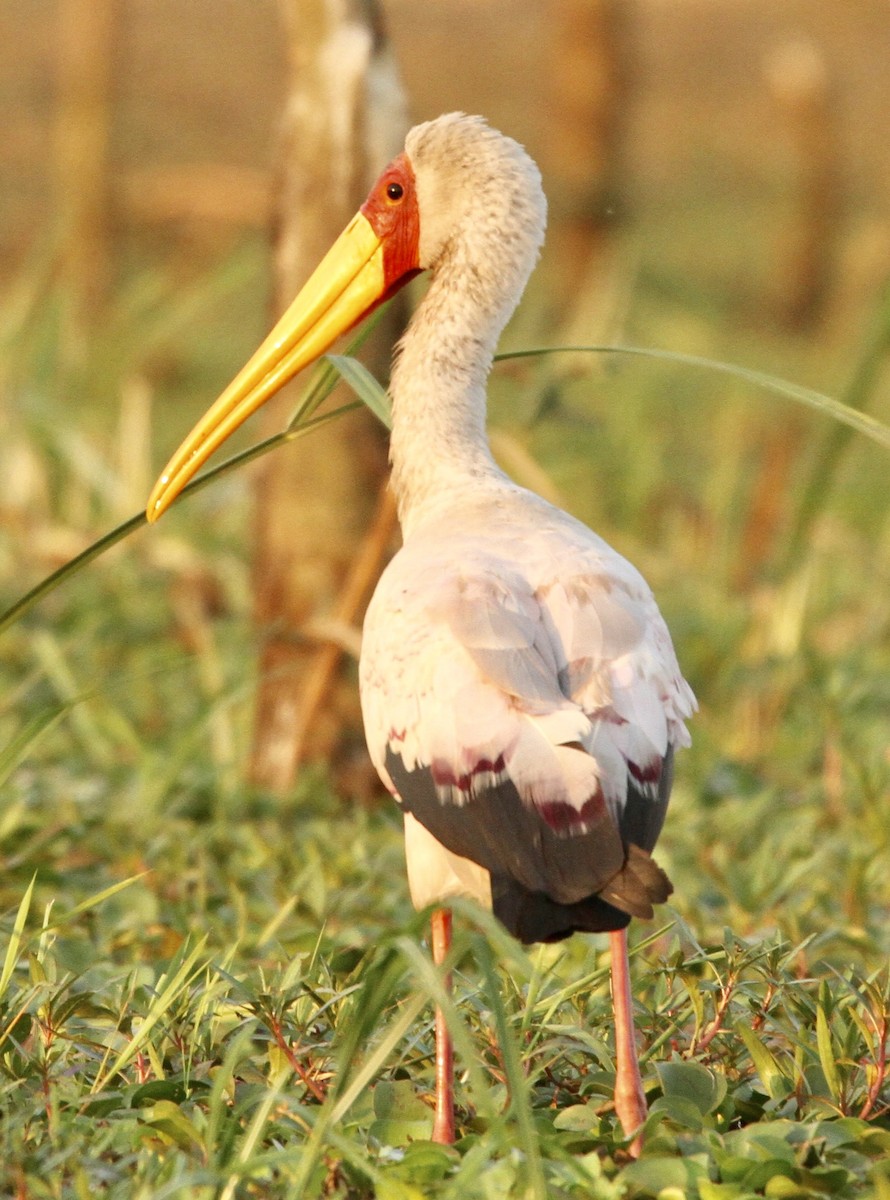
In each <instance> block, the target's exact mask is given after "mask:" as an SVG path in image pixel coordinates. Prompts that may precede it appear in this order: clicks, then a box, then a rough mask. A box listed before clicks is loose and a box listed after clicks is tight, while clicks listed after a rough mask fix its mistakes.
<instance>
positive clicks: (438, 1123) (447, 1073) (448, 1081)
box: [431, 908, 454, 1146]
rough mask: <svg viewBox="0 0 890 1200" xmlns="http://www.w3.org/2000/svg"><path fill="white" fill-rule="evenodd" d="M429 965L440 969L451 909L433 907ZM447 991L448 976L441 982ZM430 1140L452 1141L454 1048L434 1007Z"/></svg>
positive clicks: (442, 1017)
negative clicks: (433, 1108) (433, 1095)
mask: <svg viewBox="0 0 890 1200" xmlns="http://www.w3.org/2000/svg"><path fill="white" fill-rule="evenodd" d="M431 925H432V946H433V962H434V963H435V964H436V966H441V965H442V963H443V962H444V961H445V956H446V954H447V953H448V950H449V948H450V946H451V909H450V908H437V909H436V910H435V912H434V913H433V916H432V922H431ZM444 984H445V987H446V988H448V989H449V990H450V989H451V975H450V974H448V975H446V977H445V980H444ZM433 1141H434V1142H440V1143H441V1144H442V1145H444V1146H450V1145H451V1143H452V1142H453V1141H454V1047H453V1045H452V1043H451V1034H450V1033H449V1032H448V1026H447V1025H446V1023H445V1014H444V1013H443V1012H442V1010H441V1008H439V1007H437V1008H436V1118H435V1120H434V1122H433Z"/></svg>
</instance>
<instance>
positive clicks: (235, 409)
mask: <svg viewBox="0 0 890 1200" xmlns="http://www.w3.org/2000/svg"><path fill="white" fill-rule="evenodd" d="M386 290H387V281H386V277H385V271H384V247H383V242H382V241H381V238H380V237H379V236H378V235H377V233H375V231H374V229H373V227H372V225H371V222H370V221H369V220H368V218H367V217H366V216H365V215H364V213H362V212H359V213H356V215H355V216H354V217H353V219H352V220H351V221H350V223H349V225H347V227H346V229H344V231H343V233H341V235H340V237H339V238H338V239H337V241H336V242H335V243H334V245H333V246H332V247H331V249H330V250H329V251H328V253H327V254H326V255H325V257H324V258H323V259H322V261H321V263H320V264H319V265H318V267H317V268H316V269H315V271H314V272H313V274H312V275H311V276H310V278H309V279H308V280H307V282H306V284H305V285H304V287H303V288H302V290H301V291H300V293H299V295H298V296H297V298H296V299H295V300H294V301H293V303H292V304H291V305H290V307H289V308H288V310H287V312H285V314H284V316H283V317H282V318H281V320H280V321H279V322H278V324H277V325H276V326H275V328H274V329H273V330H272V332H271V333H270V334H269V336H268V337H267V338H266V340H265V341H264V342H263V344H262V345H261V346H260V348H259V349H258V350H257V352H256V353H255V354H254V355H253V357H252V358H251V359H250V361H249V362H248V363H247V365H246V366H245V367H243V368H242V370H241V371H240V372H239V374H238V375H237V376H236V377H235V379H233V380H232V382H231V383H230V384H229V386H228V387H227V388H226V390H225V391H224V392H223V393H222V395H221V396H220V397H219V399H218V400H217V401H216V403H215V404H214V405H213V406H212V407H211V408H210V409H209V411H208V412H207V413H206V414H205V415H204V416H203V417H202V418H201V420H200V421H199V422H198V424H197V425H196V426H195V427H194V429H193V430H192V431H191V433H190V434H189V435H188V437H187V438H186V439H185V441H184V442H183V443H182V445H181V446H180V447H179V449H178V450H177V451H176V453H175V454H174V455H173V457H172V458H171V459H170V461H169V462H168V463H167V466H166V467H165V468H164V471H163V473H162V474H161V476H160V478H159V479H158V481H157V483H156V484H155V486H154V488H153V490H152V493H151V496H150V497H149V501H148V506H147V508H146V516H147V517H148V520H149V521H155V520H157V518H158V517H159V516H160V515H161V514H162V513H163V512H164V511H165V510H166V509H167V508H169V506H170V505H171V504H172V503H173V501H174V500H175V499H176V497H177V496H178V495H179V493H180V492H181V491H182V489H183V488H184V487H185V485H186V484H187V483H188V482H189V480H190V479H191V478H192V476H193V475H195V474H196V473H197V471H198V470H199V469H200V467H201V466H202V465H203V464H204V463H205V462H206V461H207V459H208V458H209V457H210V455H211V454H213V452H214V451H215V450H216V449H218V447H219V446H221V445H222V443H223V442H224V441H225V440H226V438H228V437H229V435H230V434H232V433H233V432H234V431H235V430H236V429H237V428H238V427H239V425H241V424H243V422H244V421H246V420H247V418H248V417H249V416H250V415H251V414H252V413H254V412H256V410H257V409H258V408H259V407H260V406H261V405H262V404H264V403H265V402H266V401H267V400H268V399H269V397H270V396H272V395H274V394H275V392H277V391H278V390H279V388H281V387H283V386H284V384H285V383H287V382H288V380H290V379H292V378H293V377H294V375H296V374H297V372H298V371H302V370H303V368H304V367H307V366H309V364H310V363H312V362H314V361H315V360H316V359H317V358H319V357H320V356H321V355H322V354H324V352H325V351H326V350H327V349H328V348H329V347H330V346H331V345H332V344H333V342H335V341H336V339H337V338H338V337H339V335H340V334H341V333H343V332H345V331H346V330H347V329H349V328H350V327H351V326H352V325H354V324H356V322H357V321H359V320H361V318H362V317H363V316H364V315H365V314H366V313H367V312H368V311H369V310H370V309H372V308H373V307H374V306H375V304H377V302H378V301H379V300H380V299H381V297H382V296H383V295H384V294H385V292H386Z"/></svg>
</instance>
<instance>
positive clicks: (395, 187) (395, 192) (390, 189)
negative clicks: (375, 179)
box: [386, 183, 405, 200]
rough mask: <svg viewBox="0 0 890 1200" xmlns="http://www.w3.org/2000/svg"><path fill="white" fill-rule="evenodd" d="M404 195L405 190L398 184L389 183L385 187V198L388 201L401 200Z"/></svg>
mask: <svg viewBox="0 0 890 1200" xmlns="http://www.w3.org/2000/svg"><path fill="white" fill-rule="evenodd" d="M404 194H405V189H404V188H403V187H402V185H401V184H400V183H390V184H387V187H386V196H387V199H388V200H401V198H402V197H403V196H404Z"/></svg>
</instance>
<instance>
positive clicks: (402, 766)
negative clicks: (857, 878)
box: [360, 514, 694, 912]
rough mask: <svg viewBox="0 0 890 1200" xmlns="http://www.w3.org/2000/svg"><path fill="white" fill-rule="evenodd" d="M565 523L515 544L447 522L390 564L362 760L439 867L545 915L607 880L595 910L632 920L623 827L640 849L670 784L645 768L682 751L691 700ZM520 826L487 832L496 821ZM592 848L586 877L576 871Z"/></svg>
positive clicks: (608, 568) (643, 622) (593, 554)
mask: <svg viewBox="0 0 890 1200" xmlns="http://www.w3.org/2000/svg"><path fill="white" fill-rule="evenodd" d="M561 517H562V514H558V518H561ZM565 522H566V523H565V524H560V522H559V520H558V519H557V517H553V518H551V523H552V527H551V528H549V529H545V530H544V531H543V532H542V531H541V530H540V529H538V528H537V527H536V528H535V529H533V530H532V532H531V533H530V534H529V536H528V537H526V538H524V537H521V536H519V535H517V533H516V529H515V525H510V528H509V531H508V530H507V528H506V526H505V525H503V524H502V525H501V526H500V527H496V528H493V529H487V530H484V531H482V532H480V531H479V530H475V531H474V532H473V534H472V536H470V535H469V533H468V530H467V529H466V527H463V528H456V527H454V525H453V524H452V527H450V528H449V529H440V530H438V531H437V536H436V537H433V536H429V537H428V538H427V539H425V540H421V539H419V538H415V539H414V540H413V541H411V542H409V543H408V544H406V546H405V547H404V548H403V550H402V551H401V552H400V553H399V554H398V555H397V556H396V558H395V559H393V561H392V563H391V564H390V566H389V567H388V568H387V571H386V572H385V573H384V576H383V578H382V579H381V582H380V585H379V586H378V589H377V591H376V593H375V596H374V598H373V600H372V602H371V605H370V606H369V609H368V614H367V618H366V622H365V639H364V645H363V650H362V659H361V668H360V675H361V690H362V707H363V712H364V717H365V728H366V734H367V738H368V744H369V749H370V752H371V756H372V759H373V760H374V763H375V765H376V767H377V769H378V771H379V772H380V774H381V777H382V778H383V779H384V781H385V782H386V783H387V786H389V787H390V789H391V790H392V791H393V793H394V794H395V795H396V796H397V797H399V795H400V790H402V791H404V789H406V788H410V791H411V794H412V797H413V798H412V799H411V800H410V801H409V800H408V797H407V796H406V795H401V797H400V798H401V799H402V800H403V802H404V803H405V807H406V809H407V810H408V811H410V812H412V813H413V814H414V816H415V817H416V818H417V819H418V820H419V821H421V823H422V824H424V825H425V826H426V827H427V828H428V829H429V831H430V832H431V833H432V834H433V836H434V837H436V838H437V839H439V840H440V841H441V842H442V844H443V845H444V846H446V847H447V849H448V850H449V851H451V852H452V853H454V854H457V855H462V856H466V857H467V858H469V859H470V860H471V861H474V862H476V863H479V864H481V865H482V866H484V867H485V868H486V869H488V870H489V871H491V872H493V874H497V875H498V876H499V877H500V876H503V877H504V878H508V877H509V878H513V879H515V880H517V882H518V885H519V886H521V887H522V888H525V889H527V890H529V892H530V894H534V893H535V892H536V890H537V891H540V892H542V893H546V894H548V895H550V896H551V898H553V899H554V900H557V901H559V902H560V903H564V902H566V898H567V896H568V895H569V892H570V891H571V889H572V886H574V885H570V882H569V881H570V880H571V879H572V878H574V879H575V880H576V881H577V880H578V879H583V880H584V883H583V884H582V885H581V886H582V889H583V887H588V888H589V889H590V891H600V890H602V888H603V886H604V883H605V880H606V879H607V878H611V877H612V876H615V875H616V873H617V872H619V871H620V872H621V873H622V879H623V880H624V881H625V882H624V883H616V884H615V885H614V887H613V888H612V892H611V893H610V898H611V903H612V904H613V905H615V906H617V907H619V908H620V907H621V903H620V900H621V897H622V896H624V897H625V904H624V908H625V911H628V912H629V911H638V910H639V911H643V910H644V909H646V908H647V907H648V906H650V904H651V897H650V899H646V898H645V894H644V893H645V889H646V887H647V886H649V883H651V880H652V879H653V878H655V874H656V873H655V872H652V871H649V870H648V868H647V869H645V870H644V869H641V868H640V866H639V863H638V864H637V869H636V873H634V871H633V870H632V869H631V866H630V865H629V860H628V863H626V864H625V866H626V870H625V868H624V867H622V866H621V862H620V861H619V860H618V859H620V858H621V856H620V855H619V856H618V859H616V850H615V847H616V845H617V846H620V845H621V840H622V837H623V836H624V834H623V832H622V817H623V814H624V813H625V811H627V826H628V831H629V832H631V833H633V834H634V835H635V836H637V837H640V838H645V841H646V842H647V843H654V839H655V837H657V832H658V830H659V829H660V827H661V821H662V819H663V815H664V808H665V807H666V804H667V794H668V791H669V787H670V772H669V771H668V772H667V773H666V774H664V776H663V775H662V766H663V764H664V763H665V762H666V760H667V759H668V758H669V756H670V753H671V747H672V746H675V745H683V744H685V743H686V741H687V740H688V735H687V734H686V729H685V725H684V718H686V717H688V716H689V715H691V713H692V711H693V709H694V698H693V697H692V693H691V692H690V690H689V688H688V686H687V685H686V683H685V682H684V681H683V679H682V676H681V675H680V671H679V667H678V665H677V662H676V658H675V656H674V652H673V647H672V646H671V642H670V637H669V635H668V632H667V629H666V627H665V625H664V622H663V620H662V618H661V616H660V614H659V612H658V609H657V607H656V605H655V601H654V599H653V598H652V595H651V592H650V591H649V589H648V587H647V586H646V584H645V583H644V582H643V580H642V578H641V577H640V576H639V575H638V573H637V572H636V571H635V570H634V568H633V567H631V566H630V565H629V564H628V563H626V562H625V561H624V560H623V559H621V558H620V557H619V556H618V555H617V554H615V553H614V552H613V551H611V550H609V549H608V547H606V546H605V543H602V542H600V541H599V539H596V538H594V537H593V535H591V534H590V533H589V531H587V530H586V529H584V527H583V526H578V525H577V523H574V522H572V521H571V519H570V518H565ZM579 530H580V531H581V533H579V532H578V531H579ZM422 781H426V782H422ZM421 797H422V798H421ZM430 797H433V798H434V799H433V800H432V801H431V800H430ZM507 797H510V798H511V799H510V803H509V804H508V803H507V799H506V798H507ZM513 799H515V800H516V803H517V804H518V805H519V808H516V807H515V806H514V807H513V808H511V807H510V804H512V803H513ZM519 812H523V813H525V814H526V816H525V817H524V818H523V819H522V821H521V822H520V823H519V826H517V827H516V828H515V829H513V830H512V832H511V833H510V836H507V831H506V829H505V828H502V830H501V833H500V834H499V833H498V820H499V819H500V820H501V823H502V825H504V824H505V822H506V821H508V820H510V821H513V822H516V821H518V817H517V813H519ZM498 813H500V818H499V817H498ZM511 813H512V816H510V814H511ZM459 814H463V815H462V816H460V819H458V817H459ZM471 814H474V815H472V816H471ZM483 818H484V819H483ZM492 822H493V826H492ZM529 822H530V824H529ZM520 826H521V828H520ZM609 830H610V831H611V832H607V831H609ZM535 831H537V833H535ZM616 839H617V841H616ZM499 843H500V844H502V845H503V846H504V847H505V848H504V850H503V854H502V860H503V861H502V860H501V859H499V858H498V851H497V846H498V844H499ZM582 844H583V851H582ZM640 844H641V845H643V843H642V841H641V842H640ZM573 845H574V846H575V849H574V850H572V849H571V847H572V846H573ZM597 845H599V846H600V847H601V850H600V853H601V861H600V863H599V864H598V865H594V866H591V867H590V868H589V869H588V870H586V871H582V870H580V868H579V867H578V860H579V857H580V858H584V857H585V856H586V858H587V859H588V860H589V859H593V858H596V846H597ZM507 848H508V849H507ZM643 849H644V850H645V851H648V850H650V849H651V844H645V845H643ZM520 860H522V861H521V862H520ZM646 880H648V881H649V883H647V882H646ZM628 881H629V882H628ZM591 884H595V887H590V885H591ZM499 887H500V885H499ZM548 887H549V888H550V891H549V892H548ZM639 889H642V891H641V892H640V896H642V897H643V898H642V899H640V897H639V896H638V897H637V899H636V900H634V899H633V895H635V894H636V892H637V891H639ZM590 891H588V893H585V894H587V895H589V894H590ZM646 894H648V893H646ZM628 897H630V899H628ZM576 900H577V896H575V895H574V893H572V903H574V902H575V901H576ZM633 905H636V908H633ZM629 906H630V907H629Z"/></svg>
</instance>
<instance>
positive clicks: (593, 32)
mask: <svg viewBox="0 0 890 1200" xmlns="http://www.w3.org/2000/svg"><path fill="white" fill-rule="evenodd" d="M626 24H627V13H626V10H625V8H624V0H549V2H548V6H547V22H546V27H547V30H548V45H547V48H546V57H547V61H548V69H547V74H546V78H547V81H548V82H547V96H546V99H547V106H548V113H549V119H548V128H549V130H550V136H549V137H548V139H547V141H546V144H545V146H544V147H543V154H542V155H541V156H540V158H541V166H542V169H543V170H544V173H545V176H546V177H547V179H548V181H549V182H550V192H551V196H550V200H551V212H552V220H551V223H550V230H549V232H548V246H549V256H550V259H551V262H552V263H554V264H555V268H554V270H555V278H554V279H553V280H552V281H551V282H552V285H553V286H555V288H556V289H557V291H558V293H562V294H564V295H565V296H567V297H577V296H578V295H579V292H580V291H583V289H584V287H585V284H588V283H589V280H590V278H591V276H595V275H596V274H597V273H598V268H599V267H600V261H599V260H600V258H601V255H602V253H603V251H604V249H605V246H606V243H607V241H608V234H609V228H610V226H611V224H612V223H613V218H614V214H615V211H616V210H619V165H620V164H619V154H618V150H619V145H620V138H621V134H622V115H623V112H624V108H625V102H626V97H627V88H628V70H627V53H626V45H627V39H626V36H625V33H626ZM619 211H620V210H619ZM555 294H556V293H555Z"/></svg>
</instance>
